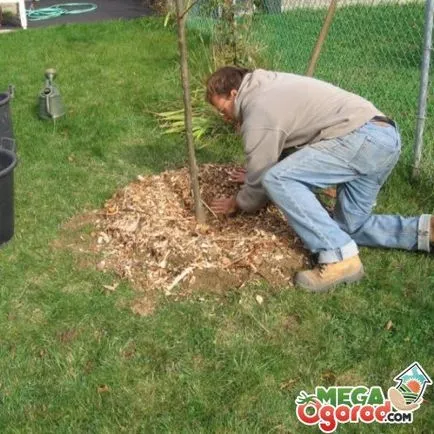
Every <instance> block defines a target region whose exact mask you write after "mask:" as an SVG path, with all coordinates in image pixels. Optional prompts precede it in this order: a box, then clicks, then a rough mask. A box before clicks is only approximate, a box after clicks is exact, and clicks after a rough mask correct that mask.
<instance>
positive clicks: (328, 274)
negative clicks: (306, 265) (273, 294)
mask: <svg viewBox="0 0 434 434" xmlns="http://www.w3.org/2000/svg"><path fill="white" fill-rule="evenodd" d="M363 275H364V271H363V265H362V263H361V261H360V258H359V255H356V256H352V257H351V258H348V259H344V260H343V261H340V262H334V263H333V264H319V265H318V266H317V267H315V268H314V269H313V270H306V271H300V272H298V273H297V275H296V276H295V285H296V286H298V287H301V288H304V289H307V290H308V291H311V292H321V291H327V290H328V289H330V288H333V287H334V286H336V285H339V284H340V283H351V282H357V281H358V280H360V279H361V278H362V277H363Z"/></svg>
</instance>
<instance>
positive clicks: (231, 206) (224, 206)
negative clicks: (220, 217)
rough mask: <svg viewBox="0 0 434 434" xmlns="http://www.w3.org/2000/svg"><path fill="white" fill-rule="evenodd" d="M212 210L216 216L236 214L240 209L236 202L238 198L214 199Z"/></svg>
mask: <svg viewBox="0 0 434 434" xmlns="http://www.w3.org/2000/svg"><path fill="white" fill-rule="evenodd" d="M211 209H212V210H213V211H214V212H215V213H216V214H224V215H231V214H235V213H236V212H237V211H238V209H239V208H238V204H237V201H236V196H232V197H222V198H219V199H214V200H213V202H212V204H211Z"/></svg>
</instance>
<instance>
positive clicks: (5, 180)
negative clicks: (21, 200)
mask: <svg viewBox="0 0 434 434" xmlns="http://www.w3.org/2000/svg"><path fill="white" fill-rule="evenodd" d="M16 165H17V156H16V155H15V153H14V152H12V151H8V150H7V149H0V245H1V244H3V243H6V242H8V241H9V240H10V239H11V238H12V237H13V235H14V169H15V166H16Z"/></svg>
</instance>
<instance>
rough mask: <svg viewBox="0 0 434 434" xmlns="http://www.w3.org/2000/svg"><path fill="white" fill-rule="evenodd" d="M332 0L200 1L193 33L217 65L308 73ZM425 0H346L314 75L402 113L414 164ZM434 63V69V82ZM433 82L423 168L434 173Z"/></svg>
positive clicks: (406, 156) (395, 114) (192, 18)
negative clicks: (313, 51) (198, 36)
mask: <svg viewBox="0 0 434 434" xmlns="http://www.w3.org/2000/svg"><path fill="white" fill-rule="evenodd" d="M329 5H330V0H199V1H198V2H196V3H195V5H194V6H193V7H192V9H191V11H190V15H189V24H188V25H189V30H190V33H192V34H196V35H197V34H199V35H200V37H201V38H202V40H203V41H206V42H209V45H208V44H204V45H207V46H209V47H210V49H211V51H212V53H211V57H212V58H213V62H214V66H215V67H218V66H221V65H222V64H225V63H229V64H234V63H236V64H244V65H246V66H251V67H252V66H253V67H264V68H267V69H275V70H281V71H288V72H294V73H298V74H305V73H306V70H307V67H308V64H309V60H310V58H311V53H312V50H313V48H314V46H315V43H316V41H317V38H318V35H319V33H320V30H321V28H322V26H323V23H324V19H325V17H326V15H327V11H328V8H329ZM424 19H425V2H424V1H420V0H419V1H417V0H416V1H414V0H413V1H412V0H339V1H338V6H337V9H336V11H335V14H334V18H333V21H332V24H331V27H330V30H329V33H328V36H327V38H326V40H325V43H324V45H323V47H322V51H321V55H320V57H319V61H318V63H317V65H316V70H315V73H314V76H315V77H317V78H320V79H323V80H326V81H329V82H331V83H334V84H336V85H338V86H340V87H342V88H344V89H347V90H349V91H352V92H355V93H357V94H359V95H362V96H363V97H365V98H367V99H368V100H370V101H372V102H373V103H374V104H375V105H376V106H377V107H378V108H379V109H380V110H382V111H383V112H384V113H386V114H387V115H389V116H390V117H392V118H394V119H395V120H396V121H397V122H398V124H399V126H400V129H401V133H402V137H403V160H405V161H406V162H407V163H408V164H411V158H412V150H413V145H414V139H415V128H416V121H417V112H418V111H417V110H418V96H419V86H420V77H421V70H420V69H421V67H420V65H421V56H422V49H423V39H424ZM432 77H433V68H431V72H430V82H431V83H432ZM433 107H434V104H433V92H432V87H430V91H429V96H428V112H427V119H428V121H427V122H426V123H425V134H424V151H423V162H422V171H424V172H425V174H427V173H428V174H429V176H430V178H433V177H434V163H433V161H434V158H433V157H434V123H433V122H429V119H432V115H433Z"/></svg>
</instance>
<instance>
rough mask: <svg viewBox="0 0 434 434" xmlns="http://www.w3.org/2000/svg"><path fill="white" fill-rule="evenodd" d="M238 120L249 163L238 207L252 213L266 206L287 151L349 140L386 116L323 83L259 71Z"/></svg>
mask: <svg viewBox="0 0 434 434" xmlns="http://www.w3.org/2000/svg"><path fill="white" fill-rule="evenodd" d="M235 116H236V118H237V119H238V120H239V121H240V122H241V134H242V137H243V143H244V150H245V154H246V160H247V161H246V168H247V177H246V183H245V184H244V185H243V187H242V188H241V190H240V191H239V193H238V195H237V203H238V205H239V207H240V208H241V209H242V210H244V211H247V212H253V211H255V210H257V209H259V208H261V207H262V206H264V205H265V203H266V202H267V196H266V193H265V191H264V189H263V188H262V185H261V180H262V177H263V175H264V174H265V172H266V170H267V169H269V168H270V167H272V166H273V165H274V164H276V163H277V161H278V160H279V156H280V154H281V153H282V151H283V150H284V149H287V148H291V147H294V146H302V145H309V144H313V143H317V142H319V141H320V140H325V139H332V138H335V137H341V136H344V135H346V134H348V133H350V132H351V131H354V130H355V129H357V128H359V127H361V126H362V125H364V124H365V123H366V122H368V121H369V120H370V119H372V118H373V117H374V116H384V115H383V113H381V112H380V111H379V110H378V109H377V108H376V107H375V106H374V105H373V104H371V103H370V102H369V101H367V100H366V99H364V98H362V97H360V96H358V95H355V94H353V93H350V92H347V91H345V90H343V89H340V88H338V87H336V86H333V85H331V84H329V83H326V82H324V81H320V80H316V79H314V78H310V77H304V76H300V75H295V74H287V73H281V72H273V71H265V70H263V69H257V70H255V71H253V72H252V73H249V74H247V75H246V76H245V77H244V79H243V81H242V83H241V86H240V88H239V90H238V94H237V96H236V99H235Z"/></svg>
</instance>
